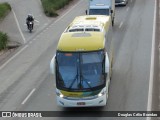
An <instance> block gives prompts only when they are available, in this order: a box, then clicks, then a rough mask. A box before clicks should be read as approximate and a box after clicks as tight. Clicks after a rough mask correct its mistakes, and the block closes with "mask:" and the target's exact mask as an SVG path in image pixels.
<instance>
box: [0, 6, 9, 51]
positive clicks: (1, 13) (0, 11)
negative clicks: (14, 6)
mask: <svg viewBox="0 0 160 120" xmlns="http://www.w3.org/2000/svg"><path fill="white" fill-rule="evenodd" d="M10 11H11V6H10V5H9V4H8V3H0V20H2V19H3V18H4V17H5V16H6V15H7V14H8V13H9V12H10ZM7 43H8V36H7V34H6V33H3V32H1V31H0V50H3V49H6V48H7Z"/></svg>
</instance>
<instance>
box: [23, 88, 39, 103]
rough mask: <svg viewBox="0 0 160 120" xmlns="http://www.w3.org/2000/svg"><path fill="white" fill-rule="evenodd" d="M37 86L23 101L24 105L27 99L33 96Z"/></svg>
mask: <svg viewBox="0 0 160 120" xmlns="http://www.w3.org/2000/svg"><path fill="white" fill-rule="evenodd" d="M35 90H36V88H34V89H33V90H32V91H31V92H30V93H29V95H28V96H27V97H26V98H25V99H24V100H23V102H22V103H21V104H22V105H24V104H25V103H26V102H27V100H28V99H29V98H30V97H31V95H32V94H33V93H34V92H35Z"/></svg>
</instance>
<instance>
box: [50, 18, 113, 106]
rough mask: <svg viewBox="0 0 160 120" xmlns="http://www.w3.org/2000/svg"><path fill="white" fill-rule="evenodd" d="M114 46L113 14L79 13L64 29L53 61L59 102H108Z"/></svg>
mask: <svg viewBox="0 0 160 120" xmlns="http://www.w3.org/2000/svg"><path fill="white" fill-rule="evenodd" d="M111 46H112V21H111V18H110V16H104V15H86V16H78V17H76V18H75V19H74V20H73V22H72V23H71V24H70V25H69V26H68V27H67V28H66V29H65V31H64V32H63V33H62V35H61V37H60V40H59V42H58V45H57V50H56V55H54V57H53V58H52V60H51V62H50V70H51V73H52V75H54V78H55V81H56V97H57V105H58V106H62V107H90V106H105V105H106V103H107V99H108V93H109V85H110V78H111V67H112V66H111V65H112V58H113V57H112V47H111Z"/></svg>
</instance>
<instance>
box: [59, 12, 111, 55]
mask: <svg viewBox="0 0 160 120" xmlns="http://www.w3.org/2000/svg"><path fill="white" fill-rule="evenodd" d="M110 24H111V20H110V17H108V16H102V15H96V16H95V15H93V16H88V15H87V16H79V17H76V18H75V19H74V20H73V22H72V23H71V24H70V25H69V26H68V28H67V29H66V30H65V32H64V33H62V35H61V38H60V40H59V43H58V47H57V50H59V51H72V52H78V51H94V50H99V49H103V48H104V46H105V39H104V37H105V33H106V32H107V31H108V28H109V25H110ZM98 29H99V30H98Z"/></svg>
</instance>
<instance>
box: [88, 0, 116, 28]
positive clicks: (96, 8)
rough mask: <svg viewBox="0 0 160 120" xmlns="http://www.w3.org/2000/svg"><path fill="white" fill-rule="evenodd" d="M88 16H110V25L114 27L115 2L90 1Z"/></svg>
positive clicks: (105, 0) (109, 0)
mask: <svg viewBox="0 0 160 120" xmlns="http://www.w3.org/2000/svg"><path fill="white" fill-rule="evenodd" d="M86 13H87V12H86ZM88 14H89V15H108V16H111V19H112V25H114V18H115V0H90V1H89V11H88Z"/></svg>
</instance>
